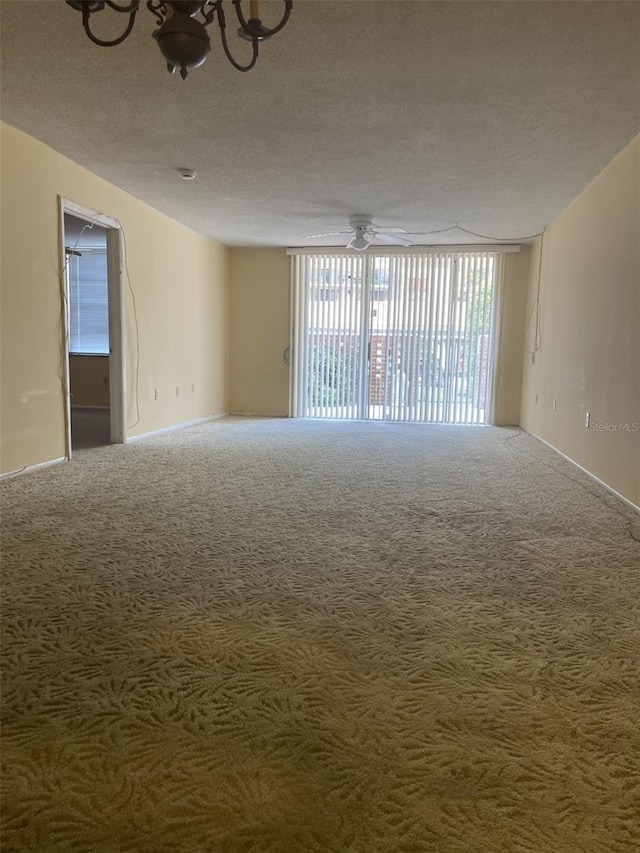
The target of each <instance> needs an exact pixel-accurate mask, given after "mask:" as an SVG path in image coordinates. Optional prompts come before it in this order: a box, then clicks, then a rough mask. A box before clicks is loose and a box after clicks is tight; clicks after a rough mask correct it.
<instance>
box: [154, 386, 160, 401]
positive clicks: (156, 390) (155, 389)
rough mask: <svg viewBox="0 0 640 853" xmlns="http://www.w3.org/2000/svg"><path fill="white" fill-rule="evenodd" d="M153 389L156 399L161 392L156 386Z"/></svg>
mask: <svg viewBox="0 0 640 853" xmlns="http://www.w3.org/2000/svg"><path fill="white" fill-rule="evenodd" d="M153 390H154V399H156V400H157V399H158V397H159V396H160V393H159V391H158V389H157V388H154V389H153Z"/></svg>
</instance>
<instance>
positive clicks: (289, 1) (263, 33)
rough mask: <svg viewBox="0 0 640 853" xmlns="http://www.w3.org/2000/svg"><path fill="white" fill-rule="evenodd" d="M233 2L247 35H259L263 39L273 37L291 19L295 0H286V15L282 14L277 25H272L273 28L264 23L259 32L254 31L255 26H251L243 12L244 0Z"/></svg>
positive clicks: (234, 0) (233, 0)
mask: <svg viewBox="0 0 640 853" xmlns="http://www.w3.org/2000/svg"><path fill="white" fill-rule="evenodd" d="M232 3H233V5H234V6H235V9H236V15H237V16H238V21H239V22H240V26H241V27H242V29H243V30H244V31H245V32H246V33H247V35H250V36H254V35H259V36H260V37H261V38H263V39H266V38H271V36H274V35H275V34H276V33H279V32H280V30H281V29H282V28H283V27H284V26H285V24H286V23H287V21H288V20H289V16H290V15H291V10H292V9H293V0H284V7H285V8H284V15H283V16H282V19H281V20H280V23H278V24H276V26H275V27H272V28H271V29H269V28H268V27H265V26H264V25H263V26H262V27H261V29H260V32H259V33H254V31H253V28H252V27H251V26H250V24H249V21H247V20H246V18H245V16H244V14H243V12H242V0H232Z"/></svg>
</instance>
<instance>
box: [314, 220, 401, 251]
mask: <svg viewBox="0 0 640 853" xmlns="http://www.w3.org/2000/svg"><path fill="white" fill-rule="evenodd" d="M389 231H399V232H400V233H401V234H407V233H408V232H407V231H406V230H405V229H404V228H396V227H390V228H384V230H382V229H380V228H377V227H376V226H375V225H374V224H373V217H372V216H365V215H364V214H362V213H356V214H354V215H353V216H352V217H351V218H350V219H349V228H348V230H344V231H328V232H326V233H324V234H307V235H306V237H305V238H304V239H305V240H313V239H315V238H319V237H333V236H338V235H340V234H350V235H351V237H350V239H349V240H348V242H347V248H348V249H355V250H356V251H357V252H364V250H365V249H368V248H369V246H370V245H371V244H372V243H373V242H374V241H375V240H380V241H381V242H382V243H393V244H394V245H395V246H413V243H412V242H411V240H407V239H406V237H404V236H399V235H398V234H389V233H388V232H389Z"/></svg>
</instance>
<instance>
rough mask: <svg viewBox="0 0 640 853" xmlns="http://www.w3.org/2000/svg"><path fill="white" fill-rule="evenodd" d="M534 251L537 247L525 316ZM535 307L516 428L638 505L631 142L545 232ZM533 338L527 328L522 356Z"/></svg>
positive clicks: (635, 187)
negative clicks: (537, 341)
mask: <svg viewBox="0 0 640 853" xmlns="http://www.w3.org/2000/svg"><path fill="white" fill-rule="evenodd" d="M539 252H540V241H538V245H537V246H536V247H535V250H534V252H533V257H532V264H531V268H532V269H531V276H530V287H529V297H528V301H529V311H531V312H532V318H533V317H534V316H535V306H534V300H535V295H536V290H537V273H538V259H539V257H540V255H539ZM540 309H541V346H540V350H539V352H537V353H536V356H535V360H533V359H532V357H531V355H526V357H525V366H524V385H523V397H522V415H521V424H522V426H523V427H524V428H525V429H527V430H529V431H530V432H532V433H534V434H535V435H537V436H539V437H540V438H542V439H544V440H545V441H547V442H549V443H550V444H551V445H553V446H554V447H555V448H557V449H558V450H560V451H561V452H562V453H564V454H566V455H567V456H569V457H570V458H571V459H573V460H574V461H575V462H577V463H578V464H579V465H582V466H583V467H584V468H586V469H587V470H588V471H590V472H591V473H592V474H594V475H595V476H596V477H598V478H599V479H601V480H603V481H604V482H605V483H607V485H609V486H610V487H611V488H613V489H614V490H615V491H617V492H619V493H620V494H621V495H623V496H624V497H626V498H627V499H628V500H630V501H631V502H632V503H634V504H636V505H640V137H638V138H637V139H636V140H635V141H634V142H633V143H631V144H630V145H629V146H628V147H627V148H626V149H625V150H624V151H623V152H622V153H621V154H619V155H618V157H616V159H615V160H613V162H612V163H610V165H609V166H608V167H607V168H606V169H605V170H604V171H603V172H602V173H601V174H600V175H599V176H598V178H596V180H595V181H593V183H591V184H590V185H589V186H588V187H587V188H586V189H585V190H584V191H583V192H582V193H581V194H580V195H579V196H578V198H576V199H575V200H574V201H573V202H572V203H571V204H570V205H569V207H568V208H567V209H566V210H565V211H564V212H563V213H562V214H561V215H560V216H559V217H558V218H557V219H556V220H555V221H554V222H553V223H552V224H551V226H550V228H549V229H548V231H547V233H546V235H545V238H544V251H543V256H542V277H541V302H540ZM533 335H534V323H533V322H531V323H530V324H529V329H528V332H527V347H528V349H532V348H533ZM554 401H555V411H554ZM587 412H589V413H590V415H591V429H588V428H586V427H585V415H586V413H587ZM620 424H628V425H629V426H628V431H626V430H624V429H621V428H620V427H619V425H620ZM634 424H636V425H637V431H633V430H634V426H633V425H634ZM598 427H599V428H598Z"/></svg>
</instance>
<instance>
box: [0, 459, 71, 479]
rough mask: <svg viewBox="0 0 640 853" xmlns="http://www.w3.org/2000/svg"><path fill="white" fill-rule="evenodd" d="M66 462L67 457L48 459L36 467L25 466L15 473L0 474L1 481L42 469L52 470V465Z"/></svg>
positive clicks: (38, 463) (17, 469)
mask: <svg viewBox="0 0 640 853" xmlns="http://www.w3.org/2000/svg"><path fill="white" fill-rule="evenodd" d="M66 461H67V457H66V456H58V458H57V459H48V460H47V461H46V462H37V463H36V464H35V465H24V466H23V467H22V468H16V470H15V471H7V473H6V474H0V480H8V479H10V478H11V477H19V476H20V474H28V473H30V472H31V471H39V470H41V469H42V468H50V467H51V466H52V465H59V464H60V463H61V462H66Z"/></svg>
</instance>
